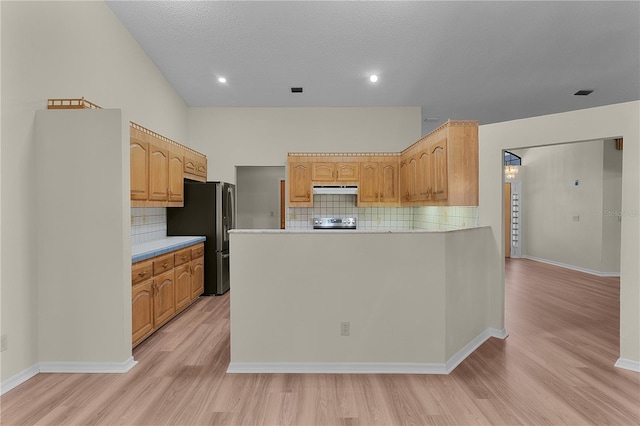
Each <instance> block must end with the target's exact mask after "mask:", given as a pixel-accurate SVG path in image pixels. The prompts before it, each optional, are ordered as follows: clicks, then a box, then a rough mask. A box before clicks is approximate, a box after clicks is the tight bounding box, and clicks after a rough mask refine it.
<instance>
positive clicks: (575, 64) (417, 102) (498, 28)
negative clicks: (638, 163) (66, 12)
mask: <svg viewBox="0 0 640 426" xmlns="http://www.w3.org/2000/svg"><path fill="white" fill-rule="evenodd" d="M107 3H108V5H109V7H110V8H111V9H112V10H113V11H114V13H115V14H116V15H117V16H118V18H119V19H120V20H121V21H122V23H123V24H124V26H125V27H126V28H127V29H128V30H129V31H130V32H131V34H132V35H133V36H134V37H135V39H136V40H137V41H138V43H139V44H140V45H141V46H142V48H143V49H144V50H145V51H146V52H147V54H148V55H149V56H150V57H151V59H152V60H153V61H154V62H155V64H156V65H157V66H158V68H159V69H160V70H161V71H162V73H163V74H164V75H165V76H166V78H167V80H168V81H169V83H170V84H171V85H172V86H173V87H174V88H175V90H176V91H177V92H178V93H179V94H180V95H181V96H182V98H183V99H184V101H185V102H186V104H187V105H189V106H218V107H230V106H235V107H252V106H256V107H301V106H377V107H380V106H421V107H422V114H423V119H426V118H437V119H439V121H438V122H433V123H431V122H427V123H426V124H425V127H426V129H427V130H429V127H436V126H437V125H439V124H441V123H442V122H443V121H445V120H447V119H449V118H452V119H477V120H480V123H481V124H486V123H493V122H500V121H506V120H512V119H517V118H524V117H531V116H538V115H543V114H550V113H557V112H562V111H569V110H576V109H582V108H589V107H594V106H600V105H607V104H613V103H619V102H626V101H632V100H638V99H640V30H639V28H640V2H638V1H630V2H610V1H605V2H582V1H572V2H515V1H514V2H435V1H411V2H401V1H393V2H383V1H358V2H352V1H322V2H317V1H274V2H272V1H256V2H252V1H251V2H250V1H225V2H219V1H159V2H158V1H114V0H108V1H107ZM371 73H376V74H378V75H379V76H380V79H379V81H378V83H376V84H372V83H370V82H369V81H368V79H367V77H368V76H369V75H370V74H371ZM218 76H224V77H226V78H227V80H228V81H227V83H226V84H220V83H218V82H217V77H218ZM294 86H300V87H303V88H304V92H303V93H301V94H293V93H291V90H290V88H291V87H294ZM580 89H592V90H594V92H593V93H592V94H591V95H589V96H586V97H585V96H574V95H573V94H574V93H575V92H576V91H578V90H580Z"/></svg>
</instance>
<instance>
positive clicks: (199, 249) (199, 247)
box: [191, 244, 204, 259]
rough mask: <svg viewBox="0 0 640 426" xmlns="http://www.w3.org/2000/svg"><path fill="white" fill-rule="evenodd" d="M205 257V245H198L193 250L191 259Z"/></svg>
mask: <svg viewBox="0 0 640 426" xmlns="http://www.w3.org/2000/svg"><path fill="white" fill-rule="evenodd" d="M202 255H204V244H198V245H197V246H195V247H193V248H192V249H191V259H196V258H198V257H200V256H202Z"/></svg>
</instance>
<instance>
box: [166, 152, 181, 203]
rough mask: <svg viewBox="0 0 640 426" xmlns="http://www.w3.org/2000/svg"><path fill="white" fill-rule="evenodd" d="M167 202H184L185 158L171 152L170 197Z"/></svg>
mask: <svg viewBox="0 0 640 426" xmlns="http://www.w3.org/2000/svg"><path fill="white" fill-rule="evenodd" d="M167 201H173V202H178V203H183V201H184V157H183V156H182V155H181V154H178V153H176V152H171V151H169V195H168V198H167Z"/></svg>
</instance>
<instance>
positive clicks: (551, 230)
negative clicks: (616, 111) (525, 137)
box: [512, 140, 622, 275]
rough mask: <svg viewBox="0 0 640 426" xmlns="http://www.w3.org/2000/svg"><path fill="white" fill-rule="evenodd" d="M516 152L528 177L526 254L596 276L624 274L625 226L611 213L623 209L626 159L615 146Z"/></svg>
mask: <svg viewBox="0 0 640 426" xmlns="http://www.w3.org/2000/svg"><path fill="white" fill-rule="evenodd" d="M512 152H514V153H516V154H517V155H520V156H521V157H522V162H523V164H524V166H523V167H521V169H526V177H523V175H524V174H525V173H519V174H518V178H522V179H521V181H522V215H523V217H524V219H523V220H522V231H523V239H522V250H523V251H522V255H523V256H524V257H531V258H535V259H540V260H545V261H550V262H552V263H558V264H562V265H566V266H568V267H571V268H575V269H579V270H584V271H586V272H590V273H596V274H602V275H615V274H619V273H620V223H619V222H618V220H617V218H616V217H606V215H605V211H606V210H607V209H608V210H611V211H619V210H620V206H621V189H622V179H621V177H622V155H621V151H616V150H615V143H614V142H613V141H612V140H609V141H606V142H605V141H603V140H596V141H587V142H578V143H570V144H563V145H554V146H545V147H538V148H531V149H526V150H513V151H512ZM605 154H606V156H605ZM521 171H524V170H521ZM605 173H606V176H605ZM575 181H578V185H575ZM605 224H606V225H610V226H605Z"/></svg>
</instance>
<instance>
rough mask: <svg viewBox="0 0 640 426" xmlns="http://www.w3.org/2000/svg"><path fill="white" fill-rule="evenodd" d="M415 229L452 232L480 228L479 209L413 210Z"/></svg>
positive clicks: (444, 208) (429, 207)
mask: <svg viewBox="0 0 640 426" xmlns="http://www.w3.org/2000/svg"><path fill="white" fill-rule="evenodd" d="M413 209H414V210H413V227H414V229H426V230H427V231H451V230H454V229H464V228H475V227H477V226H478V207H475V206H471V207H446V206H428V207H414V208H413Z"/></svg>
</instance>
